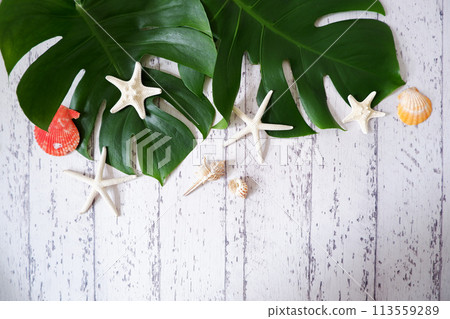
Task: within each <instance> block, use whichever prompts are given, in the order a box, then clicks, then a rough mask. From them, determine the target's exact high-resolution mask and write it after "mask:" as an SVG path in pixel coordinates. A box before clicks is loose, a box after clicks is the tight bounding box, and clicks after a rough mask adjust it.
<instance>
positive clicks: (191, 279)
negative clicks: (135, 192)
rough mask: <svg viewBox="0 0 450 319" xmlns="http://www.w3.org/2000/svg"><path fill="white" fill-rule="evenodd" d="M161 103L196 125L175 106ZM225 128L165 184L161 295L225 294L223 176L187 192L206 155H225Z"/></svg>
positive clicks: (219, 297) (171, 69) (185, 297)
mask: <svg viewBox="0 0 450 319" xmlns="http://www.w3.org/2000/svg"><path fill="white" fill-rule="evenodd" d="M161 69H162V70H166V71H169V72H171V73H173V74H176V73H177V69H176V66H175V65H173V63H167V62H166V61H161ZM162 109H163V110H165V111H167V112H169V113H171V114H172V115H174V116H176V117H178V118H179V119H180V120H182V121H183V122H184V123H186V124H187V125H188V126H189V127H190V128H191V130H193V131H194V132H195V133H197V136H200V135H199V134H198V133H199V132H198V131H195V130H194V127H193V125H192V123H189V122H187V121H186V119H184V117H182V116H180V113H178V112H177V111H176V110H174V108H172V107H167V106H164V105H162ZM217 139H220V140H222V139H223V131H217V132H213V133H212V134H211V135H210V137H209V138H208V140H207V141H205V142H204V143H202V145H200V146H198V147H199V148H198V149H197V151H196V152H194V153H193V154H191V155H190V156H188V158H187V159H186V160H185V161H184V162H183V163H182V164H181V165H180V166H179V167H178V168H177V169H176V170H175V171H174V172H173V173H172V175H171V176H170V177H169V179H168V181H167V183H166V186H164V188H163V189H162V190H161V206H160V217H161V219H160V225H161V267H162V271H161V299H162V300H223V299H224V298H225V295H224V284H225V207H226V204H225V198H226V197H225V196H226V193H225V188H226V180H225V178H222V179H220V180H218V181H213V182H209V183H207V184H205V185H204V186H203V187H201V188H199V189H198V190H197V191H195V192H193V193H192V194H191V195H189V196H188V197H184V196H183V194H184V192H185V191H186V190H187V189H188V188H189V187H190V186H191V185H192V184H193V183H194V181H195V180H196V177H195V175H194V173H195V172H196V171H197V170H198V168H199V166H198V165H199V164H200V160H201V157H202V156H203V155H208V158H209V159H210V160H213V159H214V160H221V159H223V149H222V148H220V147H218V148H215V147H214V145H215V142H216V140H217Z"/></svg>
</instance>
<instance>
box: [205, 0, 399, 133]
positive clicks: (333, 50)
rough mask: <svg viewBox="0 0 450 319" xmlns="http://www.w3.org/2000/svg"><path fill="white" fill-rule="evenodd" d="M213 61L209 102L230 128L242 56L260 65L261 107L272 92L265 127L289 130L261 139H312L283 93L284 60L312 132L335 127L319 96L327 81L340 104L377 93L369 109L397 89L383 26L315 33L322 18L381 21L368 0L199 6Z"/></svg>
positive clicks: (237, 1)
mask: <svg viewBox="0 0 450 319" xmlns="http://www.w3.org/2000/svg"><path fill="white" fill-rule="evenodd" d="M202 2H203V4H204V5H205V8H206V11H207V14H208V16H209V19H210V24H211V28H212V31H213V34H214V35H215V36H216V37H217V38H218V50H219V51H218V57H217V63H216V67H215V70H214V77H213V95H214V103H215V104H216V107H217V109H218V110H219V112H220V113H221V114H222V115H223V117H224V119H225V121H227V122H229V119H230V115H231V112H232V109H233V104H234V101H235V99H236V95H237V93H238V91H239V85H240V77H241V65H242V57H243V55H244V53H245V52H247V53H248V55H249V58H250V61H251V62H252V63H254V64H261V75H262V81H261V84H260V90H259V92H258V101H259V102H261V101H262V99H263V98H264V96H265V95H266V94H267V92H268V91H270V90H274V95H273V97H272V105H271V106H269V108H268V111H267V112H266V114H265V117H264V121H265V122H269V123H280V124H285V125H291V126H294V129H293V130H291V131H284V132H268V133H269V134H270V135H272V136H276V137H295V136H304V135H308V134H313V133H314V131H313V130H312V129H311V128H310V127H309V126H308V125H307V124H306V122H305V120H304V119H303V118H302V116H301V113H300V112H299V110H298V107H297V106H296V103H295V101H294V99H293V97H292V95H291V94H290V92H289V88H288V84H287V82H286V79H285V75H284V72H283V67H282V63H283V62H284V61H288V62H289V63H290V67H291V69H292V72H293V75H294V77H295V79H298V80H297V87H298V90H299V94H300V100H301V102H302V105H303V108H304V109H305V112H306V113H307V115H308V116H309V118H310V119H311V121H312V122H313V123H314V124H315V125H316V126H317V127H319V128H321V129H325V128H339V125H338V124H337V123H336V121H335V119H334V118H333V116H332V115H331V113H330V111H329V109H328V105H327V97H326V93H325V89H324V82H323V80H324V76H326V75H329V76H330V78H331V80H332V81H333V84H334V86H335V87H336V89H337V90H338V92H339V93H340V95H341V96H342V97H343V98H344V99H345V100H346V99H347V96H348V95H350V94H352V95H353V96H355V97H356V98H357V99H359V100H363V99H364V98H365V97H366V96H367V95H369V93H370V92H372V91H377V93H378V94H377V97H376V99H375V101H374V105H376V104H378V103H379V102H380V101H381V100H383V99H384V98H385V97H387V96H388V95H389V94H391V93H392V92H393V91H394V90H395V89H397V88H398V87H399V86H401V85H403V84H404V82H403V80H402V78H401V76H400V74H399V64H398V61H397V56H396V51H395V45H394V40H393V36H392V33H391V30H390V29H389V27H388V26H387V25H386V24H385V23H383V22H380V21H376V20H371V19H360V20H346V21H340V22H335V23H330V24H328V25H325V26H320V27H317V26H316V22H317V21H318V20H319V19H320V18H322V17H324V16H326V15H329V14H333V13H339V12H347V11H361V10H362V11H372V12H377V13H380V14H384V9H383V7H382V5H381V4H380V2H379V1H375V2H374V0H283V1H274V0H202Z"/></svg>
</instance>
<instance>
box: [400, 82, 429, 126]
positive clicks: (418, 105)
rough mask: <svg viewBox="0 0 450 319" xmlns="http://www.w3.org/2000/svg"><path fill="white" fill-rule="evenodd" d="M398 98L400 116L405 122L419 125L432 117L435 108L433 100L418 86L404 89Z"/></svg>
mask: <svg viewBox="0 0 450 319" xmlns="http://www.w3.org/2000/svg"><path fill="white" fill-rule="evenodd" d="M398 98H399V100H400V104H399V105H398V117H399V118H400V120H402V122H403V123H405V124H408V125H417V124H420V123H422V122H424V121H425V120H426V119H428V118H429V117H430V115H431V112H432V110H433V108H432V105H431V101H430V99H429V98H428V97H426V96H425V95H423V94H422V93H420V92H419V90H417V89H416V88H410V89H407V90H405V91H403V92H402V93H401V94H400V95H399V96H398Z"/></svg>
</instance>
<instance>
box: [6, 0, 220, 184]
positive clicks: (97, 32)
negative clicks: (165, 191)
mask: <svg viewBox="0 0 450 319" xmlns="http://www.w3.org/2000/svg"><path fill="white" fill-rule="evenodd" d="M55 37H60V38H61V39H60V40H59V41H58V42H57V43H56V44H55V45H53V46H52V47H51V48H50V49H48V50H47V51H46V52H45V53H44V54H43V55H42V56H40V57H39V58H38V59H37V60H36V61H35V62H34V63H33V64H32V65H31V66H30V67H29V68H28V70H27V71H26V72H25V74H24V75H23V77H22V79H21V81H20V83H19V86H18V88H17V95H18V99H19V103H20V106H21V107H22V109H23V111H24V113H25V114H26V116H27V117H28V118H29V119H30V120H31V121H32V122H33V123H34V124H36V125H37V126H39V127H41V128H43V129H47V128H48V126H49V124H50V122H51V120H52V118H53V116H54V114H55V113H56V111H57V109H58V107H59V105H60V104H61V102H62V101H63V99H64V97H65V96H66V94H67V92H68V90H69V88H70V87H71V85H72V83H73V81H74V79H75V77H76V75H77V74H78V73H79V72H80V71H81V70H84V75H83V77H82V79H81V81H80V82H79V84H78V86H77V88H76V90H75V94H74V96H73V98H72V101H71V108H73V109H75V110H77V111H79V112H80V113H81V117H80V119H79V120H77V121H76V125H77V127H78V128H79V130H80V134H81V143H80V146H79V152H80V153H82V154H83V155H84V156H86V157H89V152H88V144H89V140H90V137H91V135H92V132H93V130H94V126H95V121H96V118H97V116H98V113H99V111H100V107H101V105H102V102H103V101H104V100H106V101H107V104H106V105H107V106H106V110H105V112H104V115H103V119H102V127H101V130H100V141H99V145H100V147H102V146H107V147H108V163H110V164H111V165H113V166H114V167H116V168H118V169H120V170H121V171H123V172H125V173H132V169H131V168H130V166H129V163H127V161H126V158H127V156H128V155H127V153H126V152H127V151H128V149H127V142H128V141H129V139H130V138H131V137H132V136H135V135H136V136H141V135H142V134H141V132H142V131H144V132H147V131H148V135H149V136H153V138H144V142H145V145H144V147H141V148H139V150H138V152H139V154H138V155H139V159H140V160H141V168H142V169H143V173H144V174H147V175H150V176H154V177H155V178H157V179H158V180H159V181H160V182H163V181H164V180H165V178H166V177H167V175H168V174H169V173H170V172H171V171H172V170H173V169H174V168H175V167H176V166H177V165H178V164H179V163H180V162H181V161H182V160H183V159H184V158H185V157H186V156H187V154H189V152H190V151H191V150H192V149H193V147H194V143H193V140H194V136H193V135H192V133H191V132H190V130H189V129H188V128H187V127H186V126H185V125H184V124H183V123H182V122H180V121H179V120H177V119H176V118H175V117H173V116H170V115H169V114H167V113H165V112H162V111H161V110H159V109H158V108H156V106H155V104H154V102H153V100H151V99H148V100H147V101H146V102H147V118H146V119H145V120H141V119H140V118H139V117H138V115H137V113H136V112H135V111H134V109H133V108H127V109H124V110H123V111H121V112H119V113H118V114H115V115H111V114H110V113H109V109H110V108H111V107H112V106H113V105H114V104H115V102H116V101H117V100H118V99H119V97H120V92H119V90H117V88H116V87H114V86H113V85H112V84H110V83H109V82H107V81H106V80H105V76H107V75H112V76H115V77H117V78H121V79H123V80H128V79H129V78H130V77H131V75H132V73H133V69H134V65H135V60H137V61H139V60H140V59H142V57H143V56H144V55H147V54H149V55H154V56H158V57H162V58H165V59H168V60H171V61H174V62H176V63H178V64H180V65H182V67H183V68H185V69H186V70H192V71H189V72H190V73H194V72H195V73H200V74H205V75H208V76H212V75H213V70H214V65H215V60H216V54H217V52H216V48H215V45H214V41H213V38H212V34H211V30H210V27H209V22H208V18H207V16H206V13H205V11H204V9H203V6H202V4H201V2H200V0H128V1H123V0H75V1H74V0H40V1H36V0H3V1H2V2H1V5H0V50H1V52H2V55H3V59H4V61H5V65H6V69H7V71H8V73H10V72H11V71H12V69H13V68H14V66H15V65H16V64H17V62H18V61H19V60H20V59H21V58H22V57H23V56H24V55H25V54H26V53H27V52H28V51H29V50H31V49H32V48H33V47H35V46H36V45H38V44H40V43H42V42H44V41H46V40H49V39H52V38H55ZM193 70H195V71H193ZM148 73H149V75H150V76H149V75H144V82H145V83H147V85H152V86H155V87H161V88H162V90H163V94H162V95H161V98H163V99H165V100H166V101H167V102H169V103H170V104H171V105H172V106H173V107H174V108H176V109H177V110H178V111H180V112H181V113H182V114H183V115H184V116H185V117H186V118H187V119H188V120H189V121H191V122H192V123H193V124H194V125H195V126H196V127H197V128H198V130H199V131H200V132H201V133H202V135H203V137H206V136H207V135H208V133H209V131H210V129H211V126H212V123H213V121H214V115H215V111H214V108H213V106H212V105H211V103H209V102H208V100H207V99H206V98H205V97H204V96H203V94H199V92H198V86H193V87H191V89H192V90H196V92H193V91H191V90H189V89H187V87H186V86H185V85H184V84H183V82H182V81H181V80H180V79H178V78H176V77H174V76H171V75H168V74H165V73H162V72H157V71H151V70H148ZM199 77H200V76H199V75H196V76H195V78H197V79H198V78H199ZM155 133H156V134H157V135H158V134H159V135H160V136H159V135H158V136H159V137H158V136H156V135H155ZM162 138H163V139H164V138H165V139H164V141H165V142H164V143H163V144H164V149H161V150H159V149H158V147H157V146H158V145H160V144H161V143H162V142H161V139H162ZM138 142H139V141H138ZM166 149H170V152H171V156H170V157H171V158H170V161H169V162H168V163H165V164H164V165H162V164H161V161H162V162H164V159H166V153H165V152H166ZM149 152H151V153H152V154H153V155H154V157H155V159H154V160H153V159H152V160H147V161H145V163H144V162H143V159H144V158H145V156H144V155H145V154H149ZM166 161H167V160H166ZM158 163H159V164H158ZM161 165H162V166H161Z"/></svg>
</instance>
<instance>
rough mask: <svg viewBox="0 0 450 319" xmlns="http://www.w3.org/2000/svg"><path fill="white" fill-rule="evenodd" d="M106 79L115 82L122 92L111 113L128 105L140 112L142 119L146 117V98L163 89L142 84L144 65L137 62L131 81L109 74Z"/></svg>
mask: <svg viewBox="0 0 450 319" xmlns="http://www.w3.org/2000/svg"><path fill="white" fill-rule="evenodd" d="M106 80H108V81H109V82H111V83H112V84H114V85H115V86H116V87H117V88H118V89H119V90H120V92H121V93H122V96H121V97H120V99H119V101H118V102H117V103H116V104H115V105H114V106H113V107H112V109H111V113H117V112H119V111H120V110H122V109H124V108H125V107H127V106H128V105H131V106H132V107H134V108H135V110H136V112H138V114H139V117H140V118H141V119H145V104H144V102H145V100H146V99H147V98H149V97H152V96H155V95H158V94H161V93H162V91H161V89H158V88H152V87H147V86H144V85H142V66H141V64H140V63H139V62H136V65H135V67H134V72H133V76H132V77H131V79H130V80H129V81H122V80H120V79H118V78H115V77H113V76H110V75H108V76H107V77H106Z"/></svg>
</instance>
